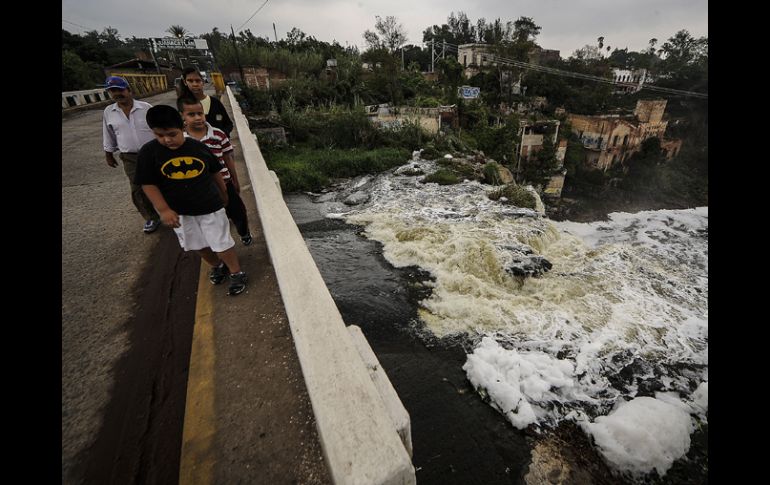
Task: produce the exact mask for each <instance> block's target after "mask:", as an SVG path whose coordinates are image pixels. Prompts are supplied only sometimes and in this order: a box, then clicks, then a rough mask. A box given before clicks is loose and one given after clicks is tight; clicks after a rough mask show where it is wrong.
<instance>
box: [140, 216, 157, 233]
mask: <svg viewBox="0 0 770 485" xmlns="http://www.w3.org/2000/svg"><path fill="white" fill-rule="evenodd" d="M159 227H160V221H153V220H152V219H150V220H149V221H146V222H145V223H144V227H143V228H142V230H143V231H144V232H145V233H147V234H149V233H151V232H155V231H157V230H158V228H159Z"/></svg>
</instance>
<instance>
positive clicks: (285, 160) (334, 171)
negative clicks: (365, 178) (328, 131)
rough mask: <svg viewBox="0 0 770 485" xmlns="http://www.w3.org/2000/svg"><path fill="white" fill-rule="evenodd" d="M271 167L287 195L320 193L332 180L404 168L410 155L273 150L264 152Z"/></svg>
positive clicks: (379, 151)
mask: <svg viewBox="0 0 770 485" xmlns="http://www.w3.org/2000/svg"><path fill="white" fill-rule="evenodd" d="M263 154H264V156H265V161H266V162H267V166H268V167H269V168H270V169H271V170H275V173H276V175H278V179H279V180H280V181H281V188H282V190H283V191H284V192H296V191H300V190H310V191H317V190H320V189H321V188H323V187H324V186H325V185H328V184H329V179H331V178H340V177H356V176H358V175H363V174H368V173H377V172H382V171H383V170H388V169H390V168H393V167H397V166H399V165H402V164H403V163H404V162H405V161H406V160H408V159H409V152H408V151H407V150H403V149H397V148H380V149H376V150H360V149H347V150H343V149H335V150H318V149H312V148H306V147H304V148H286V149H273V150H271V151H266V152H265V153H263Z"/></svg>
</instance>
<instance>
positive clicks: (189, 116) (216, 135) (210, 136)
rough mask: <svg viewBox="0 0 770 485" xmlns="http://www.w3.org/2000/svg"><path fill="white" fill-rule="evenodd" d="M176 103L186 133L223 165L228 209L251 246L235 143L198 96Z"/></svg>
mask: <svg viewBox="0 0 770 485" xmlns="http://www.w3.org/2000/svg"><path fill="white" fill-rule="evenodd" d="M176 103H177V109H179V113H181V115H182V120H184V127H185V136H188V137H191V138H194V139H196V140H199V141H200V142H201V143H203V144H204V145H206V146H207V147H208V148H209V150H211V152H212V153H213V154H214V155H215V156H216V157H217V159H218V160H219V163H220V164H221V165H222V170H221V173H222V178H223V179H224V181H225V187H226V188H227V197H228V202H227V205H226V206H225V212H226V213H227V217H229V218H230V220H231V221H233V224H235V229H236V230H237V231H238V235H239V236H241V242H242V243H243V245H244V246H248V245H249V244H251V241H252V238H251V233H250V232H249V219H248V217H247V215H246V206H245V205H244V203H243V200H242V199H241V196H240V195H239V194H240V192H241V187H240V184H239V183H238V174H237V172H236V171H235V161H234V160H233V153H232V152H233V146H232V145H231V144H230V139H229V138H228V137H227V135H226V134H225V132H224V131H222V130H220V129H219V128H214V127H213V126H211V125H210V124H209V123H208V122H207V121H206V115H204V114H203V105H201V102H200V101H198V100H197V99H192V98H179V99H177V102H176Z"/></svg>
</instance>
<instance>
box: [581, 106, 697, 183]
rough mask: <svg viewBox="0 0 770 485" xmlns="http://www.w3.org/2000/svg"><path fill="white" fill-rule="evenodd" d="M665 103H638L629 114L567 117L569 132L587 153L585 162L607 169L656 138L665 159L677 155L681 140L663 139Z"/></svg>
mask: <svg viewBox="0 0 770 485" xmlns="http://www.w3.org/2000/svg"><path fill="white" fill-rule="evenodd" d="M665 110H666V100H665V99H657V100H639V101H637V103H636V109H634V113H633V115H620V114H606V115H598V116H585V115H575V114H570V115H568V116H567V119H568V121H569V123H570V124H571V125H572V132H573V133H575V134H576V135H578V137H579V138H580V141H581V142H582V143H583V146H584V147H585V148H586V149H587V150H588V155H587V158H586V163H587V164H588V165H589V166H591V167H594V168H598V169H601V170H605V171H606V170H607V169H609V168H610V167H612V166H613V165H614V164H616V163H619V162H623V161H625V160H626V159H627V158H628V157H629V156H631V155H632V154H633V153H636V152H638V151H639V150H640V149H641V145H642V142H643V141H644V140H646V139H648V138H652V137H656V138H658V139H659V140H660V141H661V147H663V149H664V152H665V154H666V158H667V159H671V158H673V157H675V156H677V155H678V154H679V150H680V148H681V146H682V141H681V140H676V139H671V140H669V139H665V138H664V135H665V133H666V127H667V126H668V121H667V120H664V119H663V114H664V112H665Z"/></svg>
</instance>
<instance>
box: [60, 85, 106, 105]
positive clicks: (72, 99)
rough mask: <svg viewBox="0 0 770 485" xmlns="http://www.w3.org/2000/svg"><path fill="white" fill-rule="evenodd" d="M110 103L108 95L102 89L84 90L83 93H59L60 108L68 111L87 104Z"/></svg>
mask: <svg viewBox="0 0 770 485" xmlns="http://www.w3.org/2000/svg"><path fill="white" fill-rule="evenodd" d="M103 101H110V95H109V94H107V90H106V89H104V88H98V89H86V90H83V91H64V92H62V93H61V108H62V109H68V108H74V107H76V106H85V105H87V104H94V103H101V102H103Z"/></svg>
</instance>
